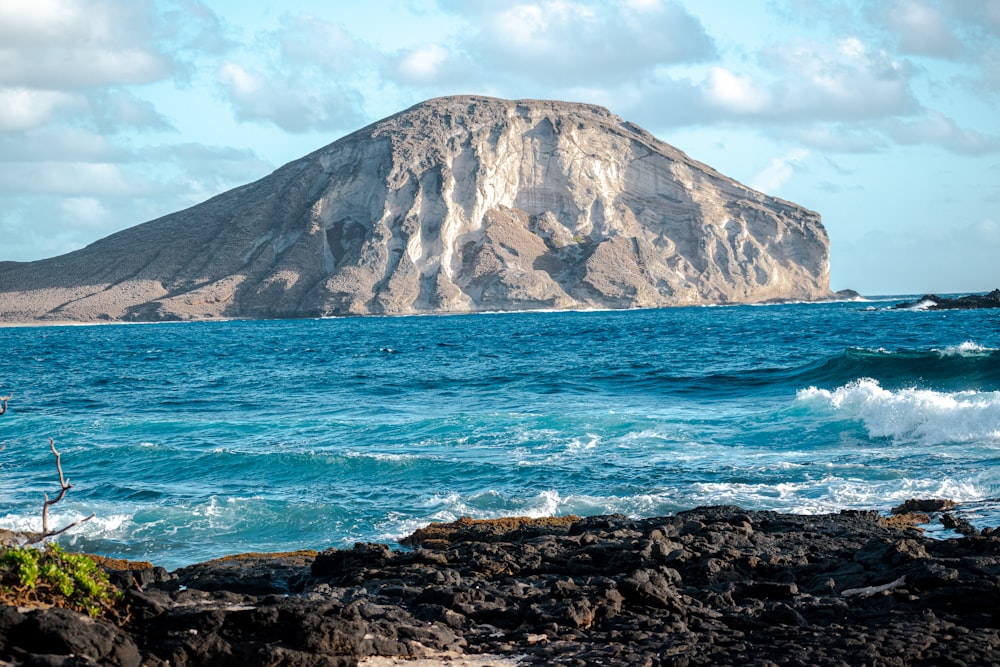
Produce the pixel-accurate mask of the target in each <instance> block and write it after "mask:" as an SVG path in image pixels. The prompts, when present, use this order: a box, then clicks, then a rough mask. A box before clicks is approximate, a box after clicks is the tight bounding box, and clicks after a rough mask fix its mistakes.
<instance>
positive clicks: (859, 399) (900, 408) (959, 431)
mask: <svg viewBox="0 0 1000 667" xmlns="http://www.w3.org/2000/svg"><path fill="white" fill-rule="evenodd" d="M797 398H798V400H799V401H802V402H804V403H807V404H814V405H820V406H824V407H827V408H829V409H830V410H833V411H835V412H837V413H840V414H842V415H844V416H846V417H848V418H849V419H852V420H859V421H861V422H863V423H864V425H865V429H866V430H867V431H868V434H869V435H870V436H871V437H873V438H891V439H892V440H893V441H896V442H916V443H920V444H924V445H936V444H946V443H963V442H982V441H987V442H996V443H997V444H1000V392H997V391H990V392H982V391H958V392H941V391H934V390H931V389H913V388H909V389H897V390H889V389H885V388H883V387H882V386H881V385H880V384H879V382H878V380H875V379H872V378H862V379H859V380H855V381H853V382H850V383H848V384H846V385H844V386H842V387H838V388H837V389H834V390H832V391H831V390H828V389H818V388H816V387H809V388H808V389H803V390H800V391H799V392H798V394H797Z"/></svg>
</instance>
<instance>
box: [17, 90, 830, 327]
mask: <svg viewBox="0 0 1000 667" xmlns="http://www.w3.org/2000/svg"><path fill="white" fill-rule="evenodd" d="M828 250H829V241H828V238H827V235H826V231H825V230H824V229H823V226H822V224H821V223H820V219H819V215H818V214H816V213H814V212H811V211H808V210H805V209H803V208H801V207H799V206H797V205H795V204H792V203H790V202H786V201H782V200H779V199H775V198H773V197H769V196H767V195H764V194H762V193H760V192H756V191H754V190H752V189H750V188H748V187H746V186H744V185H741V184H740V183H737V182H736V181H734V180H732V179H730V178H727V177H725V176H723V175H722V174H719V173H718V172H716V171H715V170H713V169H712V168H710V167H708V166H706V165H703V164H701V163H699V162H696V161H694V160H692V159H691V158H689V157H688V156H686V155H685V154H684V153H682V152H680V151H679V150H677V149H675V148H673V147H671V146H669V145H667V144H665V143H663V142H662V141H659V140H657V139H656V138H655V137H653V136H652V135H650V134H649V133H648V132H646V131H644V130H642V129H641V128H639V127H636V126H635V125H633V124H631V123H629V122H626V121H623V120H622V119H621V118H619V117H617V116H615V115H613V114H611V113H610V112H608V111H607V110H606V109H603V108H601V107H597V106H592V105H585V104H571V103H565V102H549V101H535V100H521V101H507V100H500V99H492V98H484V97H446V98H439V99H434V100H430V101H427V102H424V103H422V104H418V105H416V106H415V107H412V108H411V109H408V110H406V111H403V112H401V113H399V114H396V115H395V116H391V117H389V118H387V119H385V120H382V121H379V122H377V123H374V124H372V125H370V126H368V127H366V128H364V129H361V130H358V131H357V132H354V133H353V134H351V135H348V136H346V137H344V138H342V139H340V140H338V141H336V142H334V143H332V144H330V145H329V146H326V147H325V148H322V149H320V150H318V151H316V152H314V153H312V154H310V155H307V156H306V157H304V158H301V159H299V160H296V161H294V162H291V163H289V164H287V165H285V166H284V167H281V168H280V169H278V170H277V171H275V172H274V173H273V174H271V175H269V176H267V177H265V178H263V179H261V180H259V181H257V182H255V183H251V184H249V185H245V186H243V187H239V188H236V189H234V190H231V191H229V192H226V193H223V194H221V195H219V196H217V197H214V198H213V199H210V200H209V201H207V202H204V203H202V204H199V205H197V206H194V207H192V208H189V209H187V210H184V211H180V212H177V213H173V214H171V215H168V216H165V217H163V218H159V219H157V220H153V221H151V222H147V223H145V224H142V225H138V226H136V227H132V228H129V229H126V230H124V231H122V232H119V233H117V234H114V235H112V236H109V237H107V238H105V239H102V240H100V241H97V242H95V243H93V244H91V245H90V246H87V247H86V248H83V249H81V250H78V251H76V252H72V253H69V254H66V255H63V256H60V257H55V258H52V259H47V260H41V261H37V262H29V263H16V262H3V263H0V322H2V321H6V322H14V321H39V320H68V321H96V320H111V321H115V320H126V321H128V320H168V319H205V318H214V317H248V318H270V317H311V316H327V315H365V314H404V313H421V312H471V311H489V310H525V309H540V308H547V309H549V308H555V309H575V308H581V309H582V308H636V307H660V306H674V305H687V304H703V303H741V302H759V301H768V300H778V299H802V300H812V299H823V298H830V297H831V296H832V295H831V293H830V291H829V262H828Z"/></svg>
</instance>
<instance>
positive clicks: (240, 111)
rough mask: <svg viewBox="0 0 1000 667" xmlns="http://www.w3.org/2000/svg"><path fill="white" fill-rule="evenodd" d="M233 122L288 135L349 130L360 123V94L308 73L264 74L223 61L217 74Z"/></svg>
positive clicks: (319, 75)
mask: <svg viewBox="0 0 1000 667" xmlns="http://www.w3.org/2000/svg"><path fill="white" fill-rule="evenodd" d="M218 78H219V83H220V84H221V85H222V87H223V89H224V90H225V92H226V94H227V97H228V98H229V101H230V103H231V104H232V106H233V111H234V113H235V114H236V118H237V119H239V120H241V121H251V122H262V123H273V124H274V125H276V126H278V127H280V128H281V129H283V130H286V131H288V132H309V131H314V130H341V131H346V130H351V129H354V126H355V125H356V124H358V123H359V122H361V121H362V118H363V116H362V114H361V110H360V109H361V103H362V99H361V96H360V93H358V92H357V91H356V90H353V89H352V88H350V87H347V86H345V87H341V86H339V85H338V83H337V81H336V80H331V79H329V78H327V77H324V76H322V75H321V74H319V73H315V72H310V71H308V70H304V71H303V70H300V71H297V72H288V73H286V74H284V75H278V74H277V73H276V72H270V73H268V74H266V75H264V74H261V73H259V72H251V71H249V70H247V69H246V68H245V67H244V66H242V65H240V64H238V63H234V62H226V63H224V64H223V65H222V67H221V68H220V70H219V75H218Z"/></svg>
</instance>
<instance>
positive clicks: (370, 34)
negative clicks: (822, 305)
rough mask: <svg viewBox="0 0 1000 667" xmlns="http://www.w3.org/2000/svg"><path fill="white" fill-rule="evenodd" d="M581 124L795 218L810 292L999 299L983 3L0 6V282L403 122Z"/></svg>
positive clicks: (995, 34)
mask: <svg viewBox="0 0 1000 667" xmlns="http://www.w3.org/2000/svg"><path fill="white" fill-rule="evenodd" d="M455 94H483V95H491V96H495V97H504V98H510V99H524V98H538V99H559V100H568V101H575V102H588V103H595V104H600V105H603V106H606V107H607V108H609V109H610V110H611V111H612V112H614V113H616V114H618V115H619V116H622V117H623V118H624V119H626V120H629V121H632V122H634V123H636V124H638V125H640V126H642V127H644V128H646V129H647V130H649V131H650V132H652V133H653V134H654V135H656V136H657V137H658V138H660V139H662V140H664V141H666V142H668V143H670V144H672V145H674V146H676V147H677V148H679V149H681V150H683V151H684V152H685V153H687V154H688V155H690V156H691V157H693V158H694V159H696V160H699V161H701V162H704V163H707V164H709V165H711V166H712V167H714V168H716V169H717V170H719V171H720V172H722V173H723V174H726V175H727V176H730V177H732V178H735V179H737V180H739V181H741V182H743V183H745V184H747V185H750V186H751V187H754V188H756V189H758V190H761V191H763V192H766V193H767V194H770V195H774V196H777V197H781V198H783V199H787V200H790V201H793V202H795V203H797V204H800V205H802V206H805V207H806V208H809V209H812V210H814V211H817V212H819V213H820V214H821V215H822V217H823V223H824V225H825V226H826V229H827V231H828V233H829V235H830V239H831V287H832V288H833V289H835V290H839V289H845V288H851V289H855V290H857V291H859V292H861V293H862V294H866V295H883V294H923V293H929V292H936V293H954V292H983V291H988V290H991V289H993V288H997V287H1000V112H998V109H1000V0H824V2H815V1H814V0H524V1H518V0H513V1H511V2H496V1H495V0H367V2H363V3H358V2H353V1H347V0H343V1H339V0H337V1H334V0H315V1H311V0H286V1H285V2H282V3H273V2H267V3H259V2H253V1H251V0H32V2H30V3H28V2H24V0H0V261H4V260H15V261H30V260H35V259H41V258H45V257H51V256H55V255H58V254H62V253H65V252H69V251H72V250H75V249H77V248H81V247H83V246H85V245H87V244H89V243H91V242H93V241H96V240H98V239H100V238H103V237H105V236H107V235H109V234H111V233H113V232H115V231H118V230H120V229H124V228H126V227H131V226H134V225H136V224H139V223H142V222H145V221H147V220H151V219H154V218H157V217H159V216H162V215H166V214H168V213H171V212H174V211H177V210H180V209H183V208H187V207H189V206H192V205H194V204H197V203H200V202H202V201H204V200H206V199H208V198H209V197H211V196H213V195H215V194H218V193H220V192H224V191H226V190H228V189H231V188H234V187H236V186H239V185H242V184H244V183H248V182H251V181H254V180H256V179H258V178H261V177H263V176H266V175H267V174H268V173H270V172H271V171H273V170H274V169H276V168H277V167H279V166H281V165H282V164H285V163H287V162H290V161H292V160H295V159H297V158H299V157H301V156H303V155H305V154H307V153H310V152H312V151H313V150H316V149H318V148H320V147H322V146H325V145H327V144H329V143H332V142H333V141H335V140H336V139H338V138H340V137H342V136H344V135H345V134H348V133H350V132H351V131H353V130H355V129H358V128H360V127H363V126H364V125H367V124H368V123H371V122H374V121H376V120H379V119H381V118H384V117H386V116H388V115H391V114H393V113H395V112H397V111H400V110H402V109H405V108H407V107H410V106H412V105H414V104H416V103H418V102H420V101H423V100H425V99H429V98H432V97H437V96H441V95H455Z"/></svg>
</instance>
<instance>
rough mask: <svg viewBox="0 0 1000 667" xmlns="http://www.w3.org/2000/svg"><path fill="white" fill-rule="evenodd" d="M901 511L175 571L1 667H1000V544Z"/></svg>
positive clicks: (712, 522)
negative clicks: (55, 653)
mask: <svg viewBox="0 0 1000 667" xmlns="http://www.w3.org/2000/svg"><path fill="white" fill-rule="evenodd" d="M899 509H900V511H899V513H897V514H895V515H893V516H892V517H889V518H887V517H885V516H884V515H882V514H880V513H879V512H876V511H861V510H845V511H841V512H840V513H836V514H824V515H789V514H780V513H777V512H768V511H748V510H743V509H740V508H738V507H733V506H714V507H702V508H697V509H694V510H689V511H685V512H679V513H677V514H676V515H671V516H664V517H653V518H648V519H628V518H626V517H624V516H621V515H604V516H594V517H587V518H577V517H562V518H550V519H541V520H537V519H505V520H483V521H474V520H471V519H466V520H460V521H457V522H454V523H451V524H432V525H431V526H428V527H427V528H426V529H422V530H421V531H417V532H416V533H414V534H413V535H411V536H410V537H409V538H408V545H409V546H410V547H411V549H410V550H408V551H403V550H392V549H391V548H390V547H389V546H388V545H385V544H362V543H359V544H357V545H355V546H354V548H352V549H341V550H337V549H328V550H326V551H322V552H318V553H317V552H311V551H301V552H290V553H284V554H243V555H238V556H232V557H228V558H223V559H217V560H214V561H209V562H206V563H200V564H197V565H192V566H189V567H185V568H180V569H179V570H176V571H174V572H172V573H168V572H166V571H165V570H163V569H162V568H155V567H150V566H148V564H147V565H144V566H141V567H140V565H139V564H136V563H127V562H121V561H119V562H114V563H107V564H106V566H107V569H108V571H109V572H110V573H111V577H112V580H113V581H114V582H115V583H116V584H117V585H118V586H119V588H121V589H122V590H124V591H125V603H126V604H127V605H128V610H129V620H128V621H127V622H126V623H125V624H124V625H123V626H121V627H119V626H114V625H112V624H110V623H108V622H107V621H100V620H99V621H89V620H83V618H82V617H81V616H80V615H79V614H75V613H74V612H68V611H66V610H62V609H56V608H52V609H27V608H12V607H7V608H6V609H0V611H2V613H0V659H4V658H6V659H11V658H12V657H13V656H15V655H16V656H20V657H18V658H17V659H18V660H23V659H25V655H26V654H29V655H40V653H39V651H40V649H41V647H46V648H45V651H46V652H48V651H50V650H54V649H56V648H59V651H63V652H62V653H59V655H68V654H69V653H76V654H80V655H86V656H87V657H88V658H89V659H90V660H92V661H93V662H94V663H96V664H108V665H112V664H114V665H129V666H131V665H139V664H143V665H161V666H165V665H167V664H169V665H173V666H183V665H200V664H213V665H240V666H241V667H249V666H250V665H277V664H281V665H289V666H293V665H302V666H303V667H305V666H306V665H317V664H324V665H369V666H371V667H378V666H384V665H394V664H406V665H421V664H423V665H446V664H451V665H463V664H464V665H470V666H472V665H476V666H479V667H486V666H488V665H498V666H500V665H502V666H508V665H521V666H522V667H524V666H527V665H585V664H604V665H620V666H622V667H624V666H625V665H643V664H645V665H650V666H651V667H656V666H666V665H710V664H711V665H729V664H731V665H748V664H759V665H763V664H774V663H783V664H811V665H835V664H836V665H842V664H874V663H880V664H900V665H907V664H941V663H942V662H956V661H962V662H965V663H968V664H995V663H997V662H998V661H1000V623H998V620H1000V617H998V614H1000V612H997V610H998V609H1000V530H996V529H991V528H986V529H983V530H981V531H980V530H977V529H975V528H972V527H971V526H968V525H964V526H963V525H962V524H961V522H959V523H957V524H956V526H957V527H958V528H959V529H960V530H962V531H963V532H964V533H965V535H966V537H963V538H961V539H946V540H940V539H937V540H935V539H931V538H929V537H927V536H925V535H923V534H922V533H921V531H920V530H918V529H917V528H916V527H915V525H916V524H917V523H918V522H920V521H923V520H925V519H927V518H928V516H927V515H926V514H925V512H932V513H940V514H939V516H940V517H941V519H942V520H944V518H945V517H947V516H950V515H948V509H949V508H948V506H947V505H940V504H938V505H912V506H910V507H902V508H899ZM29 629H31V632H28V630H29ZM43 630H44V632H43ZM39 632H42V633H43V634H45V636H46V637H47V639H46V640H45V642H43V643H38V641H37V637H38V636H39ZM46 633H47V634H46ZM95 633H96V634H97V635H99V636H100V637H103V639H102V640H100V641H98V640H97V639H94V637H95ZM26 637H28V638H30V637H35V638H36V640H35V641H34V643H32V642H31V641H29V640H28V639H25V638H26ZM17 642H22V644H17ZM60 647H64V648H60ZM418 659H419V660H422V661H423V662H413V661H414V660H418ZM403 660H406V661H407V662H402V661H403ZM46 664H62V663H57V662H52V661H50V662H47V663H46ZM66 664H69V663H66ZM74 664H75V663H74ZM87 664H90V663H87Z"/></svg>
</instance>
